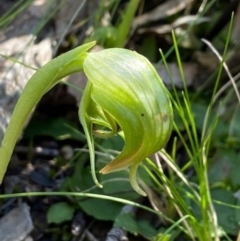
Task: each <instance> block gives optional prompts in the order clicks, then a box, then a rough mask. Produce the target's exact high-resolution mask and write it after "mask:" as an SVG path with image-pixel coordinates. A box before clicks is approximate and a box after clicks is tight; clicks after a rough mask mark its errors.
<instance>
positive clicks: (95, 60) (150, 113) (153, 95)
mask: <svg viewBox="0 0 240 241" xmlns="http://www.w3.org/2000/svg"><path fill="white" fill-rule="evenodd" d="M94 44H95V43H94V42H92V43H88V44H85V45H82V46H80V47H78V48H76V49H74V50H72V51H70V52H68V53H66V54H63V55H61V56H60V57H58V58H56V59H53V60H52V61H50V62H49V63H48V64H46V65H45V66H43V67H42V68H41V69H39V70H38V71H37V72H36V73H35V74H34V75H33V76H32V78H31V79H30V80H29V82H28V83H27V85H26V87H25V89H24V90H23V92H22V95H21V96H20V98H19V100H18V103H17V105H16V107H15V109H14V112H13V115H12V118H11V121H10V123H9V126H8V128H7V130H6V133H5V136H4V139H3V141H2V145H1V148H0V182H1V181H2V178H3V176H4V174H5V171H6V168H7V165H8V162H9V160H10V158H11V155H12V152H13V148H14V146H15V144H16V141H17V139H18V137H19V135H20V133H21V131H22V129H23V126H24V123H25V121H26V119H27V118H28V116H29V114H30V112H31V111H32V109H33V108H34V106H35V105H36V104H37V103H38V101H39V100H40V99H41V97H42V96H43V95H44V94H45V93H46V92H47V91H48V90H50V89H51V88H52V87H53V86H54V85H55V84H56V83H57V82H58V81H59V80H60V79H61V78H63V77H65V76H67V75H70V74H71V73H74V72H78V71H84V73H85V74H86V76H87V77H88V83H87V86H86V88H85V90H84V93H83V97H82V100H81V103H80V108H79V118H80V121H81V123H82V126H83V129H84V132H85V134H86V138H87V142H88V146H89V152H90V161H91V169H92V176H93V179H94V181H95V183H96V185H98V186H99V187H101V184H100V183H99V182H98V180H97V177H96V173H95V159H94V139H93V135H96V136H98V137H102V138H109V137H111V136H113V135H120V136H121V137H122V138H123V139H124V141H125V145H124V148H123V150H122V152H121V153H120V154H119V155H118V156H117V157H116V158H115V159H114V160H113V161H111V162H110V163H109V164H108V165H106V166H105V167H104V168H103V169H102V170H101V171H100V172H101V173H102V174H107V173H110V172H114V171H118V170H122V169H125V168H127V167H130V173H129V176H130V182H131V185H132V187H133V188H134V189H135V191H137V192H138V193H140V194H141V195H145V192H144V191H143V190H142V189H141V188H140V187H139V185H138V183H137V168H138V166H139V164H140V163H141V162H142V161H143V160H144V159H145V158H146V157H148V156H149V155H151V154H153V153H155V152H157V151H159V150H160V149H161V148H162V147H163V146H164V145H165V144H166V142H167V140H168V138H169V136H170V134H171V130H172V123H173V112H172V106H171V102H170V98H169V93H168V91H167V89H166V88H165V86H164V85H163V82H162V80H161V79H160V77H159V75H158V74H157V72H156V70H155V69H154V67H153V66H152V64H151V63H150V62H149V61H148V60H147V59H146V58H145V57H143V56H141V55H139V54H137V53H136V52H133V51H130V50H126V49H118V48H113V49H107V50H102V51H100V52H98V53H88V52H87V51H88V50H89V49H90V48H91V47H93V46H94Z"/></svg>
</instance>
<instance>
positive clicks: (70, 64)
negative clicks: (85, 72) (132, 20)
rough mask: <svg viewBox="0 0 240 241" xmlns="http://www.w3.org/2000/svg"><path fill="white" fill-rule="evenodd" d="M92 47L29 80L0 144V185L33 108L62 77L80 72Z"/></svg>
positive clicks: (70, 54)
mask: <svg viewBox="0 0 240 241" xmlns="http://www.w3.org/2000/svg"><path fill="white" fill-rule="evenodd" d="M94 45H95V42H91V43H88V44H85V45H82V46H80V47H78V48H76V49H74V50H72V51H69V52H68V53H65V54H63V55H61V56H59V57H57V58H55V59H53V60H52V61H50V62H49V63H47V64H46V65H44V66H43V67H42V68H40V69H39V70H38V71H37V72H36V73H35V74H34V75H33V76H32V77H31V78H30V80H29V81H28V83H27V84H26V86H25V88H24V90H23V92H22V94H21V96H20V98H19V100H18V102H17V104H16V106H15V109H14V111H13V114H12V117H11V120H10V123H9V125H8V127H7V130H6V133H5V135H4V138H3V140H2V145H1V148H0V183H2V179H3V177H4V174H5V172H6V169H7V166H8V163H9V160H10V158H11V155H12V152H13V149H14V146H15V144H16V142H17V139H18V138H19V136H20V134H21V132H22V129H23V127H24V124H25V121H26V120H27V118H28V116H29V115H30V113H31V111H32V109H33V108H34V106H35V105H36V104H37V103H38V102H39V100H40V99H41V97H42V96H43V95H44V94H45V93H46V92H47V91H49V90H50V89H51V88H52V87H53V86H54V85H55V84H56V83H57V82H58V81H59V80H61V79H62V78H63V77H65V76H67V75H70V74H72V73H75V72H78V71H82V69H83V62H84V59H85V58H86V56H87V53H86V51H87V50H89V49H90V48H91V47H93V46H94Z"/></svg>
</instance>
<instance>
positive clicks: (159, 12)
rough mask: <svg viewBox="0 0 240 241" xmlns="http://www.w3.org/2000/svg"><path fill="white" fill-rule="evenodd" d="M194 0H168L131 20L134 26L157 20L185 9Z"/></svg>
mask: <svg viewBox="0 0 240 241" xmlns="http://www.w3.org/2000/svg"><path fill="white" fill-rule="evenodd" d="M193 1H194V0H169V1H166V2H165V3H162V4H160V5H159V6H158V7H156V8H154V9H153V10H152V11H150V12H148V13H145V14H143V15H140V16H138V17H136V18H135V20H134V22H133V26H134V28H136V27H138V26H141V25H144V24H147V23H149V22H154V21H158V20H161V19H165V18H167V17H169V16H172V15H174V14H176V13H178V12H180V11H182V10H183V9H185V8H186V7H187V6H188V5H189V4H190V3H192V2H193Z"/></svg>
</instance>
